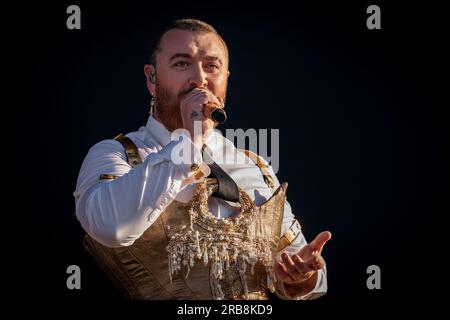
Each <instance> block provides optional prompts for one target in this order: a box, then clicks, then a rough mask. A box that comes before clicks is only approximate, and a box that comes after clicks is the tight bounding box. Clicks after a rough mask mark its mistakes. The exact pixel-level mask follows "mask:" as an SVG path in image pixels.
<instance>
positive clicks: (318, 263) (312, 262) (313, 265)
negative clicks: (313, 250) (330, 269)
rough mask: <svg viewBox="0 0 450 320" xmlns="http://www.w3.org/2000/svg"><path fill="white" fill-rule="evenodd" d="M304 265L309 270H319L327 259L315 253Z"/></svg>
mask: <svg viewBox="0 0 450 320" xmlns="http://www.w3.org/2000/svg"><path fill="white" fill-rule="evenodd" d="M304 265H305V270H306V271H307V272H311V271H317V270H320V269H322V268H323V267H324V265H325V261H324V260H323V258H322V257H321V256H320V254H315V255H313V256H312V257H311V258H309V259H308V260H306V261H305V263H304Z"/></svg>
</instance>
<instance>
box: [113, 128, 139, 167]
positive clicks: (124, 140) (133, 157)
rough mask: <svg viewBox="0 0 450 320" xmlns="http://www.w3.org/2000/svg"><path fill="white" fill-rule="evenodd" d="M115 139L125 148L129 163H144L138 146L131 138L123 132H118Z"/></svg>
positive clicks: (131, 164)
mask: <svg viewBox="0 0 450 320" xmlns="http://www.w3.org/2000/svg"><path fill="white" fill-rule="evenodd" d="M114 140H116V141H118V142H120V143H121V144H122V146H123V148H124V149H125V154H126V156H127V161H128V164H129V165H130V166H132V167H135V166H137V165H138V164H141V163H142V159H141V157H140V156H139V151H138V148H137V146H136V145H135V144H134V142H133V141H132V140H131V139H130V138H128V137H125V136H124V135H123V134H118V135H117V136H115V137H114Z"/></svg>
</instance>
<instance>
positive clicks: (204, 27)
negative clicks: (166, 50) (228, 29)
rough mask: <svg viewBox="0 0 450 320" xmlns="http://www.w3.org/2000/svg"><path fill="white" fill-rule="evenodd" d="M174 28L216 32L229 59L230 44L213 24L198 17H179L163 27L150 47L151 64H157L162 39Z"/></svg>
mask: <svg viewBox="0 0 450 320" xmlns="http://www.w3.org/2000/svg"><path fill="white" fill-rule="evenodd" d="M172 29H179V30H188V31H198V32H204V33H214V34H215V35H216V36H217V37H218V38H219V40H220V41H221V42H222V44H223V46H224V48H225V53H226V58H227V61H228V60H229V55H228V46H227V44H226V43H225V41H224V40H223V38H222V37H221V36H220V34H219V33H218V32H217V30H216V29H215V28H214V27H213V26H212V25H210V24H208V23H206V22H204V21H201V20H197V19H179V20H175V21H173V22H172V23H170V24H169V25H168V26H167V27H165V28H163V29H162V31H161V32H160V33H159V35H158V36H157V37H156V38H155V41H154V42H153V44H152V45H151V47H150V64H152V65H154V66H156V54H157V53H158V51H159V50H160V49H161V48H160V44H161V39H162V37H163V36H164V35H165V34H166V32H167V31H169V30H172Z"/></svg>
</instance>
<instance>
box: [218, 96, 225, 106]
mask: <svg viewBox="0 0 450 320" xmlns="http://www.w3.org/2000/svg"><path fill="white" fill-rule="evenodd" d="M217 99H219V102H220V107H221V108H224V107H225V102H224V101H223V99H222V98H221V97H217Z"/></svg>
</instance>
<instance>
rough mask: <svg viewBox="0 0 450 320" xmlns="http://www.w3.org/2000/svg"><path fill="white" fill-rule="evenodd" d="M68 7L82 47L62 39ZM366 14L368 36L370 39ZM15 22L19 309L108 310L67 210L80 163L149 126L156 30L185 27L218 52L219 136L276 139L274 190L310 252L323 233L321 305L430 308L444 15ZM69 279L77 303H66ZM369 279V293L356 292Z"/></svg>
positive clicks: (437, 236) (183, 12)
mask: <svg viewBox="0 0 450 320" xmlns="http://www.w3.org/2000/svg"><path fill="white" fill-rule="evenodd" d="M70 4H77V5H79V6H80V8H81V30H68V29H67V28H66V19H67V17H68V15H67V14H66V8H67V6H68V5H70ZM370 4H378V5H379V6H380V7H381V24H382V29H381V30H368V29H367V28H366V19H367V17H368V14H366V8H367V6H368V5H370ZM11 12H12V13H13V14H12V17H13V20H12V22H11V23H9V29H8V30H11V32H8V35H9V37H8V38H9V39H10V40H11V41H12V46H11V48H13V50H12V53H13V57H12V59H11V60H10V61H11V63H9V61H8V63H7V64H8V65H9V66H11V65H12V66H13V68H14V74H15V77H14V81H15V91H14V93H15V105H14V111H15V124H14V131H13V135H14V157H13V160H12V161H13V163H14V166H15V175H16V183H15V189H16V192H15V196H16V197H17V201H16V202H15V203H16V204H17V205H16V206H15V217H17V218H18V221H17V222H16V223H14V224H13V225H12V226H10V228H8V229H11V230H10V231H12V232H13V236H12V238H10V239H9V240H8V247H12V248H13V251H14V252H15V253H16V254H17V256H18V257H19V258H20V259H19V260H15V261H16V263H15V264H13V268H14V269H15V270H16V271H19V274H20V275H19V276H18V278H19V279H20V280H23V284H22V282H20V283H21V284H20V285H16V289H19V290H18V292H19V293H18V295H17V297H22V296H23V295H24V293H25V295H26V297H30V298H31V299H33V300H35V299H46V300H51V301H52V300H54V299H64V300H66V301H72V300H79V299H84V298H86V299H95V300H97V299H114V300H118V299H120V297H119V295H118V294H117V293H116V292H115V289H114V288H113V287H112V285H110V284H109V282H108V280H107V279H106V277H105V276H103V274H102V273H101V272H100V271H99V270H98V269H97V267H96V265H95V264H94V262H93V261H92V260H91V258H90V257H89V256H88V255H87V253H86V252H85V251H84V249H83V247H82V245H81V240H82V237H83V231H82V229H81V227H80V226H79V224H78V222H77V220H76V218H75V216H74V199H73V196H72V192H73V191H74V188H75V183H76V178H77V174H78V170H79V168H80V166H81V162H82V160H83V158H84V156H85V155H86V153H87V151H88V150H89V148H90V147H91V146H92V145H94V144H95V143H96V142H98V141H100V140H103V139H106V138H111V137H113V136H114V135H116V134H117V133H127V132H129V131H134V130H136V129H137V128H138V127H140V126H141V125H144V124H145V122H146V120H147V115H148V103H149V94H148V92H147V90H146V86H145V78H144V75H143V66H144V64H145V63H146V62H147V57H148V47H149V43H150V39H151V38H152V37H153V36H154V33H155V30H156V29H157V28H160V27H161V26H162V25H165V24H167V23H168V22H170V21H172V20H174V19H178V18H185V17H192V18H198V19H202V20H205V21H206V22H208V23H210V24H212V25H213V26H214V27H215V28H216V29H217V30H218V31H219V33H221V34H222V36H223V38H224V39H225V41H226V42H227V44H228V47H229V50H230V59H231V60H230V71H231V76H230V80H229V88H228V101H227V109H228V114H229V120H228V121H227V123H226V124H225V125H223V126H222V128H223V129H226V128H243V129H244V130H245V129H248V128H256V129H259V128H267V129H271V128H278V129H280V141H281V145H280V162H281V165H280V170H279V172H278V178H279V180H280V181H288V182H289V190H288V200H289V201H290V203H291V205H292V207H293V210H294V212H295V214H296V215H297V216H298V217H299V219H300V220H301V222H302V225H303V229H304V233H305V236H306V237H307V239H309V240H312V238H313V237H314V236H315V235H316V234H317V233H318V232H320V231H322V230H330V231H331V232H332V233H333V238H332V240H331V241H330V242H329V243H328V244H327V246H326V248H325V250H324V252H323V255H324V257H325V259H326V261H327V266H328V285H329V291H328V294H327V295H326V296H325V297H323V298H321V301H320V302H318V303H320V304H327V303H330V304H331V303H334V302H352V303H354V302H365V303H368V304H373V305H377V304H378V303H381V302H397V301H400V300H403V301H405V300H406V301H409V300H411V299H418V300H419V301H420V300H422V301H425V300H429V301H436V300H437V299H439V296H440V295H439V294H438V293H436V290H438V289H440V288H443V287H445V284H444V283H446V282H447V280H446V279H445V278H446V277H447V276H445V274H446V273H447V271H446V269H447V268H446V265H445V264H444V263H443V260H442V259H443V256H444V255H445V253H444V252H443V251H442V250H441V246H442V244H443V243H444V239H446V238H447V236H446V231H445V230H446V225H444V223H443V218H444V214H445V213H447V212H448V205H447V200H448V178H449V177H448V160H449V159H448V139H447V137H446V135H447V131H448V127H447V123H448V122H447V120H448V114H447V111H446V107H448V103H447V104H444V103H443V102H442V101H443V100H439V99H438V94H439V93H441V92H442V90H443V84H444V83H448V81H447V77H448V74H447V73H446V72H444V59H443V58H444V53H443V51H442V50H443V42H444V30H443V29H442V28H443V26H444V20H443V17H442V12H443V8H441V7H440V6H439V5H436V4H430V3H428V2H427V4H422V5H420V6H419V5H414V4H411V3H406V2H405V3H397V4H396V5H395V6H394V5H393V4H392V3H391V4H387V3H381V2H373V3H372V2H359V3H357V2H355V3H346V4H343V3H342V2H337V3H325V2H314V4H311V3H310V2H304V3H301V2H300V3H295V4H294V3H281V2H277V4H276V5H275V4H261V3H259V4H258V3H254V4H252V5H250V4H247V5H244V4H242V3H240V4H237V3H225V2H223V3H216V4H211V3H200V2H191V3H189V2H185V3H184V4H182V3H175V2H173V3H172V2H167V3H166V5H162V4H161V3H156V2H154V1H146V2H142V3H138V2H136V3H134V2H133V3H132V2H124V1H122V2H120V3H115V4H111V3H106V2H105V3H96V4H93V3H92V2H87V1H81V2H80V1H76V2H67V1H63V2H61V3H55V4H49V3H48V4H43V3H34V4H24V3H22V4H20V3H19V4H18V5H17V6H15V7H14V8H13V9H11V10H9V11H8V12H4V14H5V16H10V13H11ZM71 264H76V265H79V266H80V267H81V270H82V289H81V290H72V291H71V290H68V289H67V288H66V278H67V274H66V268H67V267H68V266H69V265H71ZM372 264H375V265H378V266H380V268H381V286H382V289H381V290H368V289H367V287H366V279H367V277H368V275H367V274H366V268H367V267H368V266H369V265H372Z"/></svg>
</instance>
